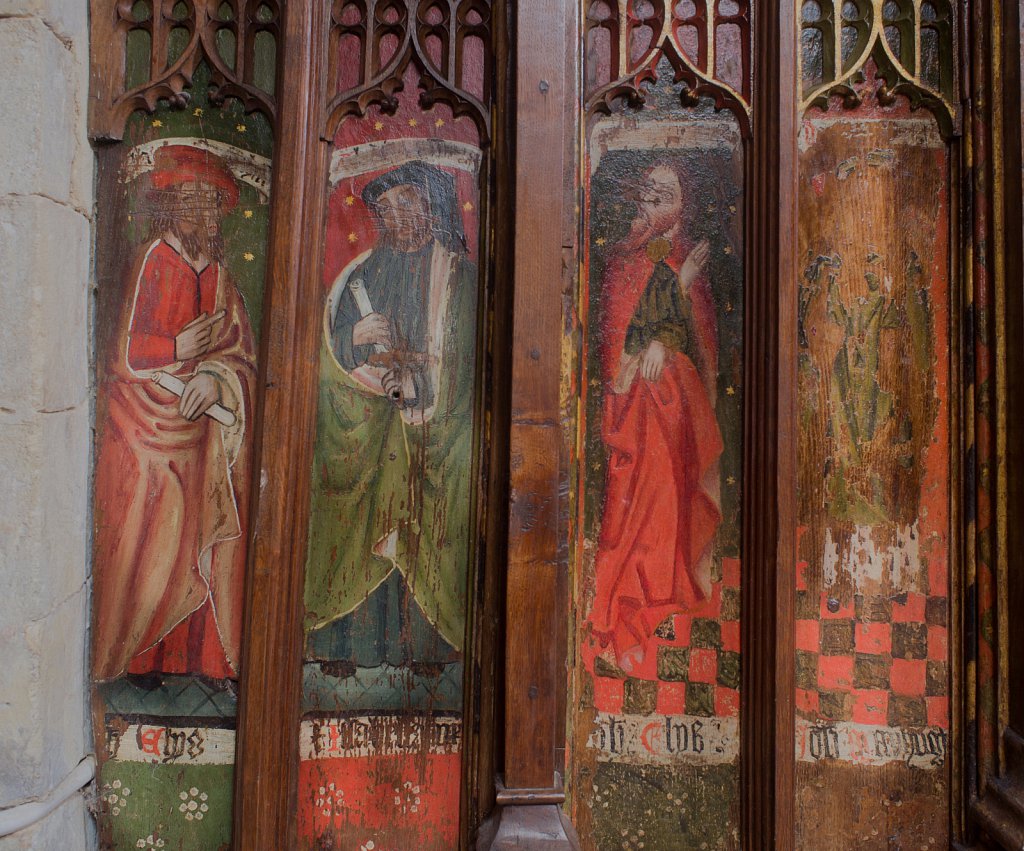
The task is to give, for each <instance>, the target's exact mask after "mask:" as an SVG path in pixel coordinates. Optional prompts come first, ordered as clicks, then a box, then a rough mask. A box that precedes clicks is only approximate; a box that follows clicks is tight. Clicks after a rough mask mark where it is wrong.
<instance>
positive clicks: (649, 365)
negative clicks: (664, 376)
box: [640, 340, 668, 382]
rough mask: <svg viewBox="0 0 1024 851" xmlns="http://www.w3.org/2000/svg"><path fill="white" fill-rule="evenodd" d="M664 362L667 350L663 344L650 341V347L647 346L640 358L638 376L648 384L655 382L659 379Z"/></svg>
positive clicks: (666, 357)
mask: <svg viewBox="0 0 1024 851" xmlns="http://www.w3.org/2000/svg"><path fill="white" fill-rule="evenodd" d="M666 360H668V349H666V348H665V346H664V344H663V343H659V342H658V341H657V340H651V342H650V345H648V346H647V348H646V349H645V350H644V353H643V355H642V356H641V358H640V374H641V375H642V376H643V377H644V378H646V379H647V380H648V381H650V382H657V381H658V380H660V379H661V373H662V372H663V371H664V369H665V361H666Z"/></svg>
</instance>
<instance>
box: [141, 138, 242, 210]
mask: <svg viewBox="0 0 1024 851" xmlns="http://www.w3.org/2000/svg"><path fill="white" fill-rule="evenodd" d="M153 165H154V168H153V173H152V176H151V180H152V185H153V188H154V189H170V188H172V187H174V186H181V185H183V184H185V183H202V184H205V185H206V186H210V187H212V188H214V189H217V190H219V191H220V192H221V193H222V196H223V200H224V204H225V205H226V208H227V209H228V210H230V209H232V208H233V207H234V206H235V205H236V204H237V203H238V184H237V183H235V179H234V177H233V176H232V174H231V171H230V170H229V169H228V168H227V167H226V166H225V165H224V164H223V162H222V161H221V159H220V158H219V157H218V156H216V155H215V154H212V153H210V152H209V151H204V150H201V149H200V148H193V147H191V146H190V145H167V146H166V147H164V148H158V149H157V151H156V153H155V154H154V156H153Z"/></svg>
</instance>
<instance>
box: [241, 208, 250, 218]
mask: <svg viewBox="0 0 1024 851" xmlns="http://www.w3.org/2000/svg"><path fill="white" fill-rule="evenodd" d="M242 215H243V216H245V217H246V218H247V219H251V218H252V210H246V211H245V212H244V213H242Z"/></svg>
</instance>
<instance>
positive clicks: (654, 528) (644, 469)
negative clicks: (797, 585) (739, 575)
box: [590, 165, 722, 676]
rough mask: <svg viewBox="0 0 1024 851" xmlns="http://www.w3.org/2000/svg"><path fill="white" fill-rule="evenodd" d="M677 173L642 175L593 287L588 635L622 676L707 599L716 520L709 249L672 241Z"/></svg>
mask: <svg viewBox="0 0 1024 851" xmlns="http://www.w3.org/2000/svg"><path fill="white" fill-rule="evenodd" d="M683 200H684V199H683V189H682V186H681V183H680V180H679V177H678V175H677V174H676V172H675V171H674V170H673V169H671V168H669V167H667V166H663V165H657V166H654V167H653V168H651V169H650V170H649V171H647V173H646V174H645V175H644V178H643V180H642V182H641V185H640V187H639V196H638V207H637V214H636V218H635V220H634V222H633V225H632V227H631V229H630V231H629V233H628V235H627V236H626V237H625V239H624V240H623V241H622V243H620V245H619V246H618V250H617V251H616V252H614V254H613V256H611V257H610V258H609V260H608V262H607V265H606V267H605V270H604V276H603V280H602V285H601V298H602V302H601V325H600V329H599V335H600V336H599V339H600V344H599V352H598V354H599V357H600V362H601V374H602V379H603V380H602V388H603V394H604V395H603V413H602V420H601V435H602V439H603V442H604V444H605V446H606V449H607V452H608V467H607V479H606V483H605V499H604V507H603V513H602V517H601V526H600V533H599V537H598V542H597V554H596V562H595V572H596V596H595V601H594V607H593V610H592V612H591V616H590V625H591V629H592V633H593V635H594V636H595V637H596V639H597V640H598V642H599V645H600V646H601V647H602V648H604V649H603V650H602V655H604V656H605V657H606V658H607V659H608V661H609V662H612V663H613V664H615V665H616V666H617V667H618V668H620V669H621V670H623V671H624V672H626V673H627V674H631V675H633V676H638V675H639V676H643V674H641V673H640V669H641V668H642V667H644V662H645V661H646V660H647V659H648V658H649V650H650V642H651V639H652V637H653V635H654V632H655V630H656V629H657V628H658V626H659V625H660V624H661V623H662V621H663V620H665V618H667V617H669V616H671V615H672V614H675V613H677V612H680V611H685V610H686V609H688V608H689V607H690V606H692V605H693V604H695V603H697V602H699V601H701V600H702V599H704V598H705V597H706V596H707V595H708V594H709V593H710V563H711V554H712V553H711V550H712V545H713V542H714V538H715V533H716V531H717V528H718V525H719V523H720V522H721V509H720V507H719V500H718V493H719V485H718V483H717V477H718V459H719V457H720V455H721V453H722V438H721V433H720V431H719V428H718V421H717V419H716V417H715V410H714V403H713V399H714V395H715V393H714V387H715V380H716V375H717V370H718V365H717V360H718V343H717V330H716V328H717V326H716V321H715V310H714V304H713V301H712V297H711V291H710V287H709V284H708V282H707V280H706V278H705V276H704V275H703V269H704V266H705V264H706V263H707V260H708V256H709V254H710V249H709V246H708V243H707V242H706V241H704V242H700V243H699V244H697V245H690V244H689V243H688V242H687V240H686V236H685V234H684V232H683V225H684V221H683V209H684V204H683Z"/></svg>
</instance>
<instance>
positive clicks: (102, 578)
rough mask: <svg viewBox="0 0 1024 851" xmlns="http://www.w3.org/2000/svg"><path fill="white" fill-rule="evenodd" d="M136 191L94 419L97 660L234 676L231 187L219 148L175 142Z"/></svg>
mask: <svg viewBox="0 0 1024 851" xmlns="http://www.w3.org/2000/svg"><path fill="white" fill-rule="evenodd" d="M139 180H142V178H139ZM137 192H138V193H139V194H138V196H137V197H140V198H143V199H144V200H145V203H144V204H143V205H142V206H144V207H145V208H146V212H147V213H148V218H149V221H150V222H151V237H150V239H149V240H148V241H147V242H146V243H145V244H144V245H143V247H142V249H141V251H140V255H139V257H138V259H137V261H136V262H135V264H134V266H133V268H132V271H131V282H130V285H129V287H128V288H127V289H126V292H127V293H129V294H130V295H129V297H127V298H126V299H125V304H124V309H123V312H122V316H121V319H120V325H119V328H118V333H117V341H116V344H115V345H112V346H111V357H110V360H109V363H108V364H107V367H106V371H105V376H106V377H105V381H104V386H103V387H102V388H101V390H102V392H101V400H102V401H101V404H105V406H106V416H104V417H98V420H99V421H100V422H102V423H103V426H102V430H101V433H100V435H99V438H98V444H97V456H96V502H95V505H96V513H97V527H96V534H97V539H96V562H95V564H96V566H95V574H94V582H95V586H94V588H95V590H94V594H95V598H96V603H95V624H94V632H93V634H94V643H93V652H94V663H93V664H94V667H93V671H94V676H95V677H96V679H97V680H109V679H114V678H116V677H118V676H120V675H121V674H123V673H125V672H126V671H127V672H128V673H136V674H147V673H151V672H161V673H188V674H195V675H200V676H206V677H210V678H215V679H221V678H227V677H232V678H233V677H236V676H237V672H238V662H239V651H240V643H241V608H242V585H243V572H244V569H245V534H244V531H245V529H246V499H245V497H246V494H247V493H248V488H249V433H248V431H249V425H250V418H251V412H252V392H253V380H254V377H255V368H256V364H255V348H254V343H253V336H252V331H251V328H250V325H249V319H248V316H247V315H246V311H245V307H244V305H243V302H242V298H241V296H240V294H239V292H238V290H237V289H236V287H235V285H234V283H233V282H232V281H231V279H230V278H229V277H228V274H227V272H226V270H225V268H224V265H223V262H222V253H223V243H222V239H221V232H220V222H221V219H222V218H223V217H224V215H225V214H226V213H227V212H229V211H230V210H231V209H232V208H233V207H234V206H235V204H236V203H237V201H238V186H237V185H236V184H235V181H234V178H233V176H232V174H231V172H230V171H229V169H228V168H227V167H226V166H225V165H224V163H223V162H221V161H220V159H219V158H218V157H217V156H216V155H214V154H211V153H210V152H208V151H205V150H201V149H199V148H195V147H191V146H188V145H170V146H167V147H164V148H161V149H159V150H158V151H157V152H156V154H155V159H154V170H153V171H152V173H151V174H150V175H149V184H148V186H145V187H141V186H140V187H138V188H137Z"/></svg>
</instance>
